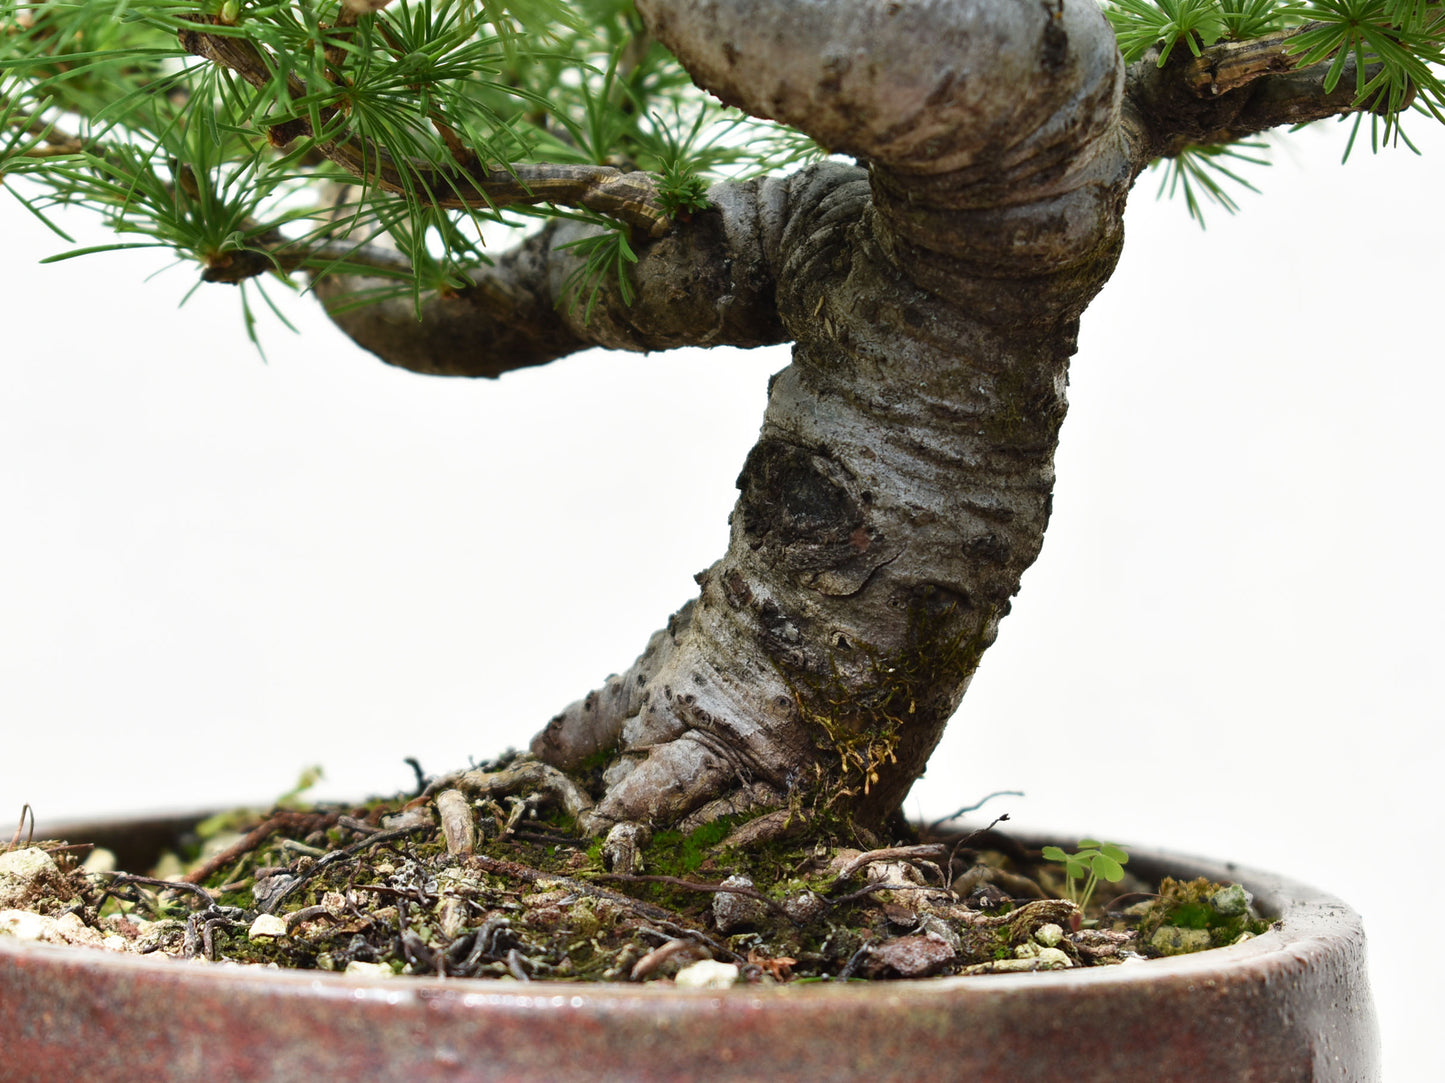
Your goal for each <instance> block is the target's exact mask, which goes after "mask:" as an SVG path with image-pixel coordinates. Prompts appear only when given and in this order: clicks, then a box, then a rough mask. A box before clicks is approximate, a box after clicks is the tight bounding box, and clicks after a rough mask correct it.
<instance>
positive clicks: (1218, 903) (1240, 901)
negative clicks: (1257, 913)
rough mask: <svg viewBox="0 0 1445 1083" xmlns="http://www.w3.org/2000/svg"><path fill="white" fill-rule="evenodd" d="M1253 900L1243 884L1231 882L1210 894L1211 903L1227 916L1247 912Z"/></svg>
mask: <svg viewBox="0 0 1445 1083" xmlns="http://www.w3.org/2000/svg"><path fill="white" fill-rule="evenodd" d="M1252 901H1253V900H1251V899H1250V897H1249V892H1247V891H1245V890H1244V885H1243V884H1230V885H1229V886H1228V887H1225V888H1220V890H1218V891H1216V892H1215V893H1214V894H1213V895H1211V896H1209V905H1210V906H1212V907H1214V909H1215V910H1216V911H1218V912H1219V913H1221V914H1224V915H1225V916H1226V917H1233V916H1234V915H1236V914H1243V913H1245V912H1246V911H1247V910H1248V909H1249V904H1250V902H1252Z"/></svg>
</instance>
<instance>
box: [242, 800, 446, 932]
mask: <svg viewBox="0 0 1445 1083" xmlns="http://www.w3.org/2000/svg"><path fill="white" fill-rule="evenodd" d="M432 826H434V825H433V824H431V823H429V822H419V823H414V824H408V825H407V826H406V827H397V828H392V829H391V830H389V831H381V832H379V833H377V834H375V835H369V836H367V837H366V838H364V839H362V840H361V841H360V842H353V843H352V844H351V845H350V846H347V847H344V848H342V849H340V850H332V851H331V852H330V853H329V854H327V855H326V856H325V857H323V858H321V859H320V860H318V861H317V862H316V863H315V864H314V865H312V866H311V867H310V868H308V869H306V870H304V871H302V872H299V873H297V874H296V876H295V878H294V879H293V880H292V881H291V882H290V883H289V884H287V885H286V886H285V887H283V888H282V889H281V890H280V891H278V892H277V893H276V894H275V895H272V896H270V897H269V898H268V899H267V900H266V902H265V903H263V904H262V905H261V907H260V909H261V910H262V911H263V912H265V913H267V914H274V913H275V912H276V908H277V907H278V906H280V905H281V902H282V901H283V900H284V899H285V898H286V896H288V895H291V894H293V893H294V892H295V891H297V890H298V889H299V888H300V887H302V885H304V884H305V883H306V882H307V881H308V880H310V879H311V878H312V877H314V876H317V875H319V874H320V873H323V872H325V871H326V870H328V869H330V868H332V867H333V866H335V865H339V864H340V863H341V862H343V861H345V860H346V859H347V858H350V857H355V856H356V855H357V854H359V853H361V852H362V851H363V850H366V849H368V848H370V847H372V846H380V845H381V844H382V843H385V842H391V841H392V840H393V839H399V838H404V837H405V836H407V835H410V834H411V833H412V832H413V831H420V830H421V829H423V828H429V827H432Z"/></svg>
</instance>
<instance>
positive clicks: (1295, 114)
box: [1124, 27, 1373, 173]
mask: <svg viewBox="0 0 1445 1083" xmlns="http://www.w3.org/2000/svg"><path fill="white" fill-rule="evenodd" d="M1307 29H1308V27H1300V28H1298V29H1295V30H1290V31H1286V32H1283V33H1279V34H1270V35H1268V36H1266V37H1262V38H1255V39H1252V40H1250V41H1238V42H1223V43H1220V44H1218V45H1213V46H1211V47H1209V48H1207V49H1204V50H1203V51H1202V53H1201V55H1200V56H1198V57H1188V56H1187V55H1184V56H1182V57H1181V54H1182V52H1183V51H1182V50H1181V51H1180V53H1176V54H1175V55H1176V57H1181V58H1180V59H1178V60H1171V61H1170V62H1169V63H1167V64H1165V66H1164V67H1162V68H1161V67H1159V66H1158V59H1159V54H1158V52H1157V50H1154V51H1151V52H1149V53H1147V54H1145V56H1143V57H1142V58H1141V59H1139V60H1137V61H1135V62H1134V63H1133V64H1131V65H1130V66H1129V73H1128V81H1127V83H1126V90H1125V102H1124V115H1125V128H1126V131H1127V132H1128V135H1129V143H1130V157H1131V158H1132V160H1133V162H1134V168H1135V172H1136V173H1137V172H1138V171H1139V170H1142V169H1143V168H1144V167H1145V166H1147V165H1148V164H1149V163H1150V162H1152V161H1153V160H1155V159H1156V158H1168V157H1172V156H1173V155H1176V154H1178V153H1179V152H1180V151H1181V150H1183V149H1184V148H1185V147H1188V146H1211V145H1216V144H1221V143H1232V142H1235V141H1237V140H1240V139H1246V138H1248V137H1249V136H1251V135H1256V134H1258V133H1259V132H1263V131H1267V130H1269V129H1270V128H1278V127H1281V126H1284V125H1295V124H1308V123H1309V122H1311V121H1315V120H1323V119H1325V118H1326V117H1335V116H1344V115H1346V114H1349V113H1354V112H1359V111H1360V110H1361V109H1362V108H1367V107H1366V106H1362V105H1361V104H1360V103H1359V101H1358V100H1357V99H1356V96H1355V86H1356V80H1355V71H1356V66H1355V61H1354V58H1353V57H1352V58H1350V59H1348V60H1346V61H1345V64H1344V71H1343V74H1342V76H1341V78H1340V79H1339V82H1338V83H1337V84H1336V86H1335V88H1334V90H1332V91H1326V90H1325V86H1324V84H1325V77H1326V74H1327V73H1328V70H1329V67H1330V62H1329V61H1325V62H1323V63H1320V64H1315V65H1312V66H1311V67H1308V68H1300V67H1298V66H1297V64H1298V61H1299V55H1298V54H1294V53H1291V52H1290V50H1289V42H1290V39H1291V38H1293V37H1295V36H1297V35H1299V34H1300V33H1303V32H1304V31H1305V30H1307ZM1366 75H1367V77H1368V76H1371V75H1373V69H1368V70H1367V72H1366Z"/></svg>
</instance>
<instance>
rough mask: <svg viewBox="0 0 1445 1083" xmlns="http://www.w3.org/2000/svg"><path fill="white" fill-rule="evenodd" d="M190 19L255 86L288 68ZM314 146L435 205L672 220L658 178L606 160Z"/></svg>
mask: <svg viewBox="0 0 1445 1083" xmlns="http://www.w3.org/2000/svg"><path fill="white" fill-rule="evenodd" d="M186 19H187V20H188V21H189V22H191V23H192V24H194V26H195V29H194V30H192V29H189V28H187V29H184V30H182V31H181V32H180V41H181V47H182V48H184V49H185V50H186V51H187V52H189V53H191V54H193V55H195V56H199V57H203V58H205V59H206V60H209V61H211V62H212V63H215V64H219V65H221V66H222V67H225V68H228V69H230V70H231V71H234V72H235V73H236V74H237V75H239V76H240V77H241V78H242V79H244V80H246V81H247V82H248V83H250V84H251V85H252V86H254V87H257V88H258V89H265V88H266V87H268V86H270V84H271V82H272V80H273V78H274V75H273V72H276V71H282V70H285V65H282V64H279V63H278V62H277V61H276V59H275V57H271V56H268V55H267V54H266V53H265V52H264V51H263V50H262V49H261V48H260V47H258V46H257V45H256V44H255V43H254V42H252V41H250V40H248V39H246V38H242V37H231V36H229V35H227V36H222V35H219V34H210V33H207V32H206V28H207V27H208V26H214V25H218V24H219V22H220V20H219V17H218V16H215V15H190V16H186ZM286 83H287V85H286V91H287V93H289V94H290V95H291V96H292V97H293V98H301V97H304V96H305V94H306V88H305V87H304V86H303V85H302V83H301V80H300V78H299V77H298V76H296V75H295V74H294V73H293V74H290V75H288V76H287V80H286ZM319 112H320V120H321V123H322V125H323V126H325V125H327V124H328V123H329V122H330V121H331V120H332V119H333V118H334V117H335V116H336V110H335V109H332V108H325V109H321V110H320V111H319ZM315 135H316V133H315V132H314V131H313V129H312V125H311V121H310V120H309V119H308V118H307V117H305V116H300V117H296V118H293V119H291V120H287V121H284V122H282V123H279V124H273V125H271V127H270V128H268V129H267V138H268V139H269V140H270V141H271V142H272V143H273V144H274V145H276V146H278V147H284V146H288V145H289V144H291V143H292V142H294V141H295V140H297V139H301V138H305V137H308V136H310V137H314V136H315ZM316 149H317V150H318V151H319V152H320V153H321V154H323V155H325V157H326V158H328V159H329V160H330V161H332V162H334V163H335V164H337V165H339V166H341V167H342V168H343V169H345V170H347V171H348V172H350V173H351V174H352V175H353V176H355V177H357V178H358V179H359V180H361V181H362V182H363V183H365V184H368V185H375V186H376V187H378V188H381V189H382V190H384V191H387V192H393V193H402V194H409V195H410V197H411V198H416V199H420V198H422V193H426V194H427V197H426V198H427V201H428V202H430V203H431V204H432V205H433V206H436V207H442V208H448V209H455V208H469V207H470V208H480V207H485V208H488V209H493V210H495V209H497V208H499V207H506V206H509V205H516V204H537V203H553V204H560V205H563V206H571V207H585V208H587V209H589V210H593V211H596V212H598V213H599V214H605V215H610V216H611V217H613V218H616V219H617V220H618V221H621V222H625V223H626V224H627V225H630V226H635V227H637V228H639V229H641V230H642V231H643V232H644V233H645V234H646V235H648V236H650V237H660V236H662V235H663V234H664V233H666V232H667V231H668V229H670V228H671V226H672V218H671V216H670V215H669V214H668V213H667V212H666V211H665V210H663V209H662V206H661V204H660V203H659V202H658V197H657V186H656V183H655V182H654V180H653V179H652V177H651V176H650V175H648V174H646V173H638V172H632V173H624V172H622V171H621V170H620V169H614V168H612V167H611V166H600V165H572V164H558V165H551V164H549V165H533V164H522V163H513V164H510V165H507V166H504V167H502V168H498V169H488V168H485V167H484V166H482V165H480V164H476V165H471V166H464V165H460V164H458V165H457V166H456V167H455V168H448V169H441V168H439V167H438V166H436V165H435V164H434V163H430V162H423V161H418V160H414V159H405V160H403V159H400V158H398V157H396V156H394V155H393V154H392V153H391V152H390V151H389V150H387V149H386V148H385V147H383V146H381V145H379V144H378V143H376V142H375V141H374V140H372V139H369V138H366V137H362V136H343V137H342V138H340V139H329V140H325V141H318V142H317V143H316Z"/></svg>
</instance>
